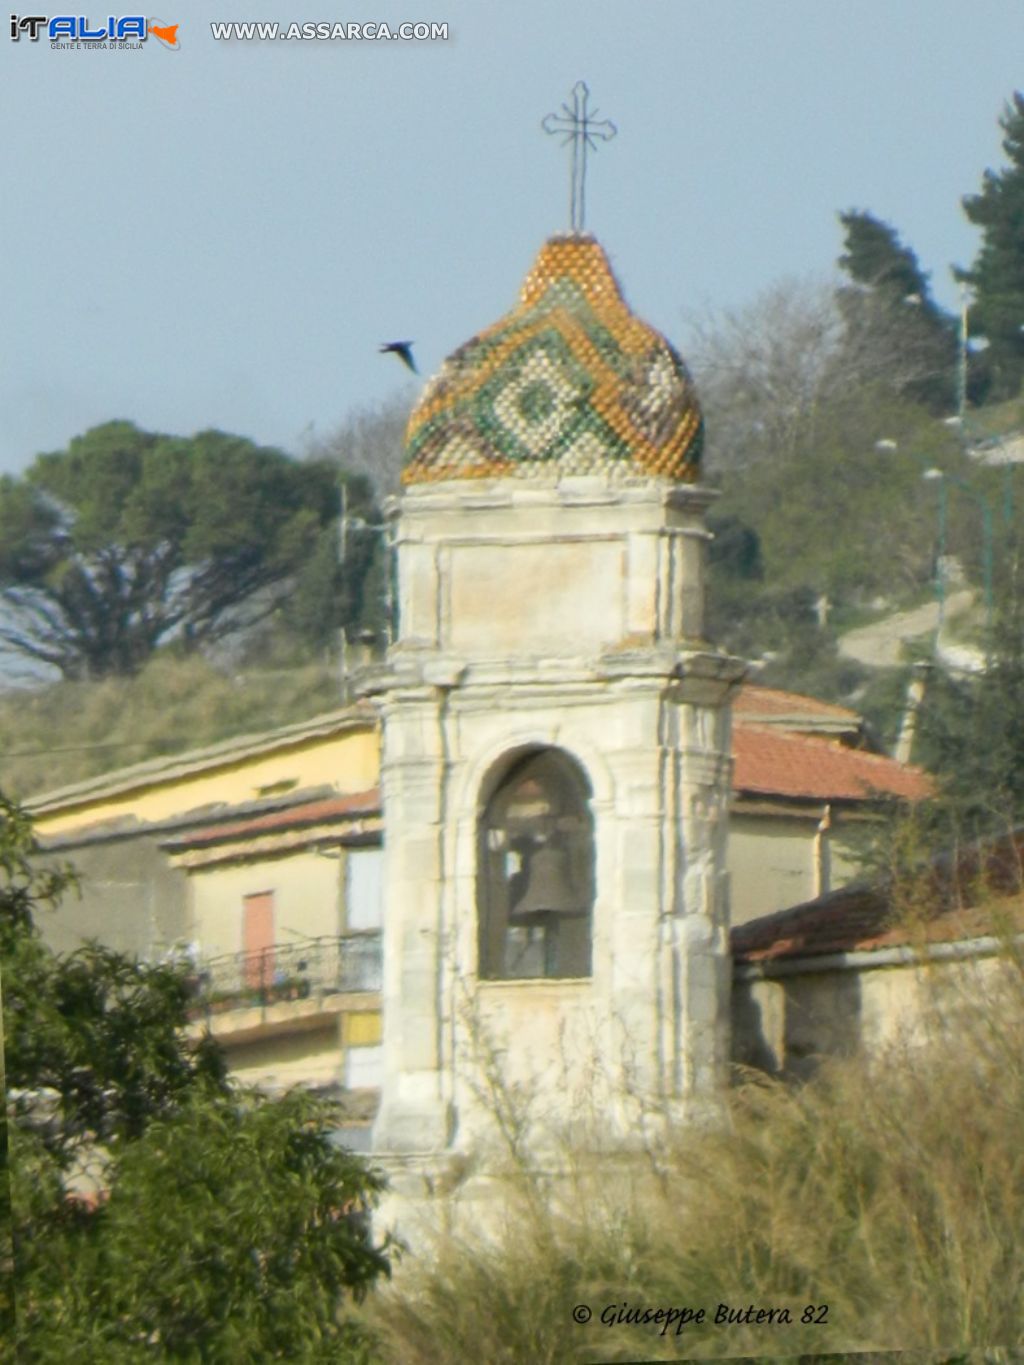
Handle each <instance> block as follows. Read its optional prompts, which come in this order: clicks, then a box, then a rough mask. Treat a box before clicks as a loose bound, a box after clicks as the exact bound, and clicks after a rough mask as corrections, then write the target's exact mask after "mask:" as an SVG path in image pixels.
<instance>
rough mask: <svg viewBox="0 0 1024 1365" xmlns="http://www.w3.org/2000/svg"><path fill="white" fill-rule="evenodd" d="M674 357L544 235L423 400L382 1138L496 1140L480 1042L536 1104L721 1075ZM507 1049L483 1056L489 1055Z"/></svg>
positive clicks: (615, 1126)
mask: <svg viewBox="0 0 1024 1365" xmlns="http://www.w3.org/2000/svg"><path fill="white" fill-rule="evenodd" d="M701 439H702V419H701V415H700V411H699V407H698V405H697V401H696V397H695V394H694V391H693V387H692V383H691V381H690V378H689V376H688V374H687V371H686V369H685V366H684V365H683V362H682V361H681V359H680V358H679V356H678V354H677V353H676V351H675V350H674V349H673V348H672V346H671V345H670V344H669V343H668V342H667V341H666V340H665V339H664V337H662V336H661V335H660V334H659V333H657V332H656V331H654V330H653V329H652V328H650V327H649V326H647V325H646V324H645V323H643V322H641V321H640V320H639V319H637V318H636V317H635V316H634V315H633V313H632V312H631V311H630V310H629V308H628V307H627V305H626V303H625V301H624V300H623V297H622V294H621V292H620V289H619V286H618V283H617V281H616V279H615V277H614V275H613V274H612V271H611V267H610V266H609V263H608V261H607V258H606V257H605V254H604V252H603V250H602V249H601V247H600V246H599V244H598V243H597V242H596V241H595V240H594V238H592V237H590V236H586V235H582V234H579V233H574V234H571V235H568V236H564V237H555V238H552V239H551V240H549V241H548V242H547V243H546V244H545V245H544V246H543V248H542V249H541V252H540V254H539V256H538V257H537V260H536V262H535V263H534V265H533V268H532V269H531V271H530V273H529V274H528V275H527V278H526V280H525V282H524V284H523V288H522V292H521V297H520V301H519V304H518V305H517V306H516V307H515V308H514V309H513V310H512V312H511V313H510V314H508V315H507V316H506V317H505V318H503V319H501V320H500V321H499V322H498V323H496V324H495V325H494V326H492V327H490V328H488V329H487V330H486V331H484V332H482V333H480V334H479V335H478V336H476V337H474V338H472V339H471V340H470V341H468V342H467V343H466V344H465V345H464V346H462V347H460V348H459V349H458V350H457V351H456V352H455V353H454V354H453V355H451V356H450V357H449V358H448V360H447V361H445V363H444V365H443V366H442V368H441V370H440V372H439V373H438V374H437V375H436V376H435V377H434V378H433V379H432V380H431V381H430V382H429V383H428V384H427V386H426V388H425V390H424V392H423V394H422V397H421V399H420V401H419V403H418V405H417V407H416V408H415V410H414V411H413V414H412V416H411V418H410V422H409V427H408V432H407V459H406V468H405V473H404V493H403V495H402V497H401V499H400V500H399V501H398V502H397V503H396V505H395V506H394V507H393V508H392V509H391V515H392V516H393V517H394V519H395V543H396V549H397V572H398V606H399V628H398V634H397V639H396V641H395V644H394V645H393V647H392V648H391V650H390V652H389V656H388V660H387V664H386V666H385V667H384V668H383V669H382V670H381V671H380V672H379V674H378V675H377V676H376V679H375V681H373V682H372V684H371V685H370V687H369V690H371V691H373V692H374V693H375V694H376V696H377V699H378V701H379V705H380V707H381V710H382V714H383V722H384V752H383V765H382V781H383V801H384V812H385V823H386V847H385V930H384V961H385V969H384V971H385V981H384V1058H385V1081H384V1089H383V1095H382V1103H381V1108H380V1112H379V1115H378V1118H377V1122H376V1126H375V1129H374V1148H375V1150H376V1151H377V1152H378V1153H381V1154H393V1155H394V1156H395V1157H396V1158H397V1157H399V1156H400V1155H401V1156H402V1157H403V1158H404V1160H405V1164H406V1169H412V1168H413V1167H415V1166H416V1163H417V1162H419V1163H420V1164H422V1165H423V1168H424V1169H426V1168H427V1167H428V1166H429V1164H430V1162H431V1161H436V1160H437V1159H438V1158H439V1157H440V1156H441V1154H443V1153H450V1152H459V1151H469V1150H471V1149H474V1148H476V1147H478V1146H480V1145H484V1146H486V1144H487V1142H488V1140H489V1134H490V1133H491V1132H492V1129H493V1120H492V1117H491V1115H489V1114H488V1112H487V1108H488V1106H487V1100H486V1091H487V1084H488V1075H489V1073H488V1075H485V1071H486V1068H487V1066H489V1065H491V1064H492V1063H493V1061H494V1059H495V1058H498V1059H500V1065H501V1067H502V1068H503V1071H504V1076H505V1079H506V1080H507V1081H508V1083H509V1084H510V1085H515V1086H517V1087H519V1088H520V1093H527V1092H529V1093H530V1094H531V1095H532V1096H533V1098H534V1100H535V1101H536V1105H535V1112H536V1113H537V1114H538V1115H539V1116H542V1119H543V1123H544V1124H547V1125H551V1126H554V1127H557V1126H559V1125H562V1124H571V1123H573V1122H575V1121H576V1120H577V1118H578V1117H579V1115H580V1113H581V1112H582V1110H581V1106H584V1107H585V1106H590V1107H592V1108H594V1107H596V1109H597V1111H598V1112H599V1114H600V1117H601V1122H602V1126H603V1129H604V1131H605V1132H606V1134H607V1135H608V1136H609V1137H612V1138H618V1139H624V1138H628V1136H629V1133H630V1131H631V1128H632V1126H633V1125H634V1124H635V1114H634V1112H633V1109H632V1108H631V1106H635V1104H637V1103H647V1102H649V1103H651V1104H652V1105H659V1106H663V1107H666V1108H668V1109H669V1110H671V1111H672V1112H674V1113H677V1114H679V1115H680V1116H682V1117H686V1116H687V1115H689V1114H692V1113H693V1111H694V1110H695V1109H696V1108H698V1107H700V1106H702V1105H703V1104H704V1103H705V1102H706V1101H707V1100H708V1099H709V1098H710V1097H711V1096H712V1095H713V1093H714V1091H715V1089H716V1087H717V1086H719V1084H721V1082H722V1081H723V1079H724V1068H725V1062H726V1058H727V1055H728V1007H729V1000H728V996H729V978H730V972H729V956H728V923H727V917H728V909H727V891H726V885H725V872H724V864H723V857H724V839H725V831H726V806H727V799H728V793H729V777H730V758H729V754H730V743H729V714H730V707H729V698H730V694H731V691H732V689H733V687H734V686H735V684H736V683H737V682H738V680H739V677H740V675H741V672H742V666H741V665H740V664H739V662H738V661H737V660H735V659H731V658H729V657H727V656H724V655H722V654H721V653H719V652H718V651H716V650H715V649H714V647H713V646H712V645H710V644H709V643H708V642H707V641H706V640H705V638H704V619H703V606H704V574H705V555H706V548H707V541H708V532H707V531H706V529H705V526H704V513H705V510H706V508H707V507H708V505H709V503H710V501H711V499H712V497H713V496H714V495H713V493H711V492H710V491H709V490H707V489H704V488H702V487H701V486H700V484H699V482H698V476H699V469H700V453H701ZM487 1059H490V1060H487Z"/></svg>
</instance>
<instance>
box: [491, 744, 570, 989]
mask: <svg viewBox="0 0 1024 1365" xmlns="http://www.w3.org/2000/svg"><path fill="white" fill-rule="evenodd" d="M589 796H590V790H589V786H588V784H587V781H586V778H585V777H584V775H583V772H582V770H581V769H580V768H579V766H578V765H577V764H576V763H575V762H574V761H573V760H572V759H570V758H569V757H568V755H566V754H563V753H561V752H560V751H558V750H557V749H540V750H531V751H530V752H528V753H527V754H525V755H520V756H519V758H518V759H516V760H515V761H514V762H513V763H512V765H511V767H510V768H509V769H508V771H507V772H506V774H505V776H504V778H503V779H502V780H501V782H500V783H499V785H498V787H497V789H496V790H495V791H494V793H493V795H492V796H491V797H490V799H489V800H488V802H487V804H486V806H485V808H484V812H483V816H482V818H481V821H480V842H479V864H478V866H479V882H478V897H477V899H478V908H479V925H480V974H481V976H483V977H486V978H490V979H492V980H495V979H497V980H516V979H522V978H531V977H580V976H589V975H590V970H591V967H590V961H591V910H592V906H593V899H594V889H593V879H594V872H593V869H594V835H593V821H592V819H591V815H590V809H589Z"/></svg>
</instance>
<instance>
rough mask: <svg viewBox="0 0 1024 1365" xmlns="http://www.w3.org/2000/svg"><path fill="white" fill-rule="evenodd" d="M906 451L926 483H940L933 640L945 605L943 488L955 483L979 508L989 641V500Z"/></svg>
mask: <svg viewBox="0 0 1024 1365" xmlns="http://www.w3.org/2000/svg"><path fill="white" fill-rule="evenodd" d="M875 449H876V450H883V451H887V452H895V451H897V450H899V443H898V442H896V441H891V440H882V441H876V442H875ZM907 454H909V455H910V457H911V458H912V459H914V460H916V461H917V463H918V464H919V465H920V466H921V469H922V471H923V472H922V475H921V477H922V478H924V479H926V480H928V482H930V483H937V484H938V485H939V543H938V553H937V555H936V563H935V596H936V600H937V602H938V606H939V624H938V630H937V631H936V639H938V631H940V630H941V629H942V624H943V620H944V616H945V605H946V584H945V556H946V525H947V519H948V496H949V495H948V493H947V491H946V485H947V484H954V485H955V486H956V487H957V488H959V489H961V490H962V491H963V492H964V493H966V494H967V496H968V497H969V498H971V499H972V500H973V501H974V502H976V503H977V504H978V506H979V507H980V508H981V532H982V546H981V577H982V589H983V592H984V600H985V623H986V632H987V635H988V639H989V641H991V637H992V611H993V600H992V573H993V539H994V525H993V520H994V519H993V515H992V503H991V502H990V500H989V499H988V498H986V497H985V495H984V494H983V493H978V492H977V491H976V490H975V489H973V488H972V487H971V485H970V484H969V483H966V482H965V481H964V480H963V479H961V478H958V477H957V476H956V475H955V474H948V473H947V472H946V471H945V470H944V469H938V468H937V467H936V466H935V465H933V464H931V463H930V462H929V461H928V460H927V459H926V458H925V456H923V455H919V454H917V452H916V451H913V450H911V451H908V452H907Z"/></svg>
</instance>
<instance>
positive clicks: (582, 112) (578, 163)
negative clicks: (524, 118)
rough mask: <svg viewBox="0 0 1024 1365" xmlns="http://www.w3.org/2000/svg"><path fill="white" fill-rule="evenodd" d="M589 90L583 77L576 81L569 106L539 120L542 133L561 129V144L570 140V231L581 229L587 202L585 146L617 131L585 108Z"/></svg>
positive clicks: (608, 138) (594, 145)
mask: <svg viewBox="0 0 1024 1365" xmlns="http://www.w3.org/2000/svg"><path fill="white" fill-rule="evenodd" d="M589 99H590V91H589V90H588V89H587V87H586V83H585V82H584V81H577V82H576V84H575V85H574V86H573V88H572V107H571V108H570V107H569V105H568V104H563V105H562V112H561V113H560V114H548V116H547V117H546V118H545V119H544V120H543V122H542V123H541V125H540V126H541V127H542V128H543V129H544V131H545V133H561V134H562V146H563V147H564V146H566V145H567V144H568V143H570V142H571V143H572V199H571V201H570V209H569V213H570V221H571V224H572V230H573V232H582V231H583V218H584V210H585V208H586V203H585V199H584V193H585V189H586V180H587V148H588V147H589V148H590V150H591V151H592V152H596V151H597V142H596V141H595V139H596V138H600V139H601V141H602V142H610V141H611V139H612V138H613V137H614V136H615V134H616V133H617V132H618V129H617V128H616V127H615V124H614V123H612V122H611V121H610V120H609V119H601V120H600V121H598V119H597V110H596V109H595V110H593V112H591V111H590V110H588V108H587V101H588V100H589Z"/></svg>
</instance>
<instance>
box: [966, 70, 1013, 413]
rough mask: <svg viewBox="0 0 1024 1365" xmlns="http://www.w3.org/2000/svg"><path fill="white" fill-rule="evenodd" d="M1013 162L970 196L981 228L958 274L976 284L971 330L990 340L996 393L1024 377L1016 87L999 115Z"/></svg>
mask: <svg viewBox="0 0 1024 1365" xmlns="http://www.w3.org/2000/svg"><path fill="white" fill-rule="evenodd" d="M999 126H1000V127H1001V128H1002V130H1003V132H1004V134H1005V137H1004V138H1003V150H1004V151H1005V152H1006V155H1007V157H1008V158H1009V161H1010V164H1009V165H1008V166H1007V167H1005V169H1003V170H1001V171H993V170H991V169H990V170H987V171H986V172H985V176H984V179H983V181H982V186H981V193H980V194H973V195H967V196H965V198H964V200H963V206H964V212H965V213H966V214H967V217H968V218H969V219H970V221H971V222H972V223H973V224H974V225H975V227H978V228H980V229H981V232H982V242H981V248H980V250H979V251H978V254H977V256H976V257H975V259H974V264H973V266H972V267H971V269H970V270H961V271H957V277H958V278H959V279H962V280H964V281H966V282H967V283H968V284H970V285H971V286H972V287H973V289H974V304H973V306H972V308H971V311H970V330H971V334H972V335H973V336H981V337H984V338H985V339H986V341H987V342H988V348H987V351H986V353H985V354H986V359H987V361H988V367H989V370H990V374H991V390H990V396H991V397H992V398H996V399H999V398H1012V397H1015V396H1016V394H1017V393H1018V392H1019V390H1020V385H1021V380H1022V379H1024V95H1021V94H1020V92H1019V91H1015V92H1014V95H1013V100H1012V101H1011V102H1009V103H1008V104H1007V105H1006V106H1005V108H1004V110H1003V114H1002V117H1001V118H1000V120H999Z"/></svg>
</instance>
